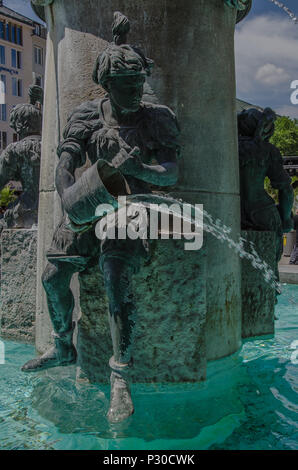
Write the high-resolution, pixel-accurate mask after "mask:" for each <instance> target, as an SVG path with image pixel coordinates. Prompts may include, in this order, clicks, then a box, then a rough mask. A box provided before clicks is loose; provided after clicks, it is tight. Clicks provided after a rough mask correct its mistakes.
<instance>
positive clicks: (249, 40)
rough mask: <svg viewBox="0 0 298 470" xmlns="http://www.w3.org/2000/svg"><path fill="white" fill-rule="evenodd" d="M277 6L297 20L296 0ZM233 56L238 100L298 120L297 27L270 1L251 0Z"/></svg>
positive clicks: (24, 6) (23, 6)
mask: <svg viewBox="0 0 298 470" xmlns="http://www.w3.org/2000/svg"><path fill="white" fill-rule="evenodd" d="M207 1H208V0H207ZM280 2H282V3H284V4H285V5H286V6H287V7H288V8H289V9H290V10H292V11H293V13H295V14H296V15H297V16H298V0H280ZM4 5H6V6H8V7H9V8H12V9H13V10H16V11H18V12H20V13H22V14H24V15H26V16H28V17H30V18H33V19H35V20H38V18H37V17H36V16H35V15H34V13H33V11H32V9H31V6H30V2H29V0H4ZM235 53H236V78H237V96H238V98H240V99H243V100H245V101H248V102H250V103H253V104H257V105H259V106H263V107H265V106H271V107H272V108H274V109H275V110H276V111H277V112H278V113H279V114H285V115H289V116H291V117H296V118H298V105H293V104H291V101H290V96H291V93H292V90H291V88H290V85H291V83H292V81H294V80H298V24H295V23H294V21H292V20H291V19H290V18H289V17H288V16H287V14H286V13H285V12H283V11H282V10H281V9H280V8H278V7H277V6H275V5H274V4H273V3H271V1H269V0H253V8H252V10H251V12H250V14H249V16H248V17H247V18H246V19H245V20H244V21H242V22H241V23H240V24H239V25H238V26H237V28H236V34H235Z"/></svg>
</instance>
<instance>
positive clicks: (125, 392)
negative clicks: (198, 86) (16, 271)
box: [23, 12, 179, 421]
mask: <svg viewBox="0 0 298 470" xmlns="http://www.w3.org/2000/svg"><path fill="white" fill-rule="evenodd" d="M112 31H113V38H114V41H113V42H112V43H111V44H109V45H108V46H107V48H106V49H105V50H104V51H103V53H102V54H100V56H99V57H98V58H97V60H96V63H95V66H94V70H93V80H94V81H95V82H96V83H97V84H100V85H101V86H102V87H103V88H104V89H105V90H106V91H107V96H106V97H104V98H102V99H98V100H95V101H89V102H86V103H83V104H82V105H80V106H78V107H77V108H75V109H74V111H73V112H72V113H71V115H70V116H69V119H68V122H67V125H66V127H65V129H64V132H63V140H62V142H61V143H60V145H59V148H58V156H59V163H58V166H57V170H56V188H57V191H58V193H59V195H60V197H61V200H62V206H63V208H64V216H63V218H62V220H61V221H60V223H59V225H58V227H57V229H56V231H55V233H54V237H53V242H52V246H51V248H50V250H49V252H48V259H49V263H48V265H47V267H46V269H45V272H44V274H43V286H44V288H45V291H46V294H47V300H48V308H49V313H50V317H51V320H52V324H53V327H54V338H55V347H54V348H53V349H51V350H50V351H48V352H46V353H45V354H44V355H43V356H41V357H40V358H38V359H33V360H32V361H29V362H28V363H27V364H25V365H24V366H23V370H25V371H35V370H40V369H45V368H49V367H54V366H59V365H67V364H71V363H73V362H75V361H76V350H75V348H74V346H73V343H72V333H73V325H72V311H73V307H74V298H73V294H72V292H71V290H70V281H71V278H72V275H73V274H74V273H76V272H82V271H84V270H85V269H86V268H87V267H88V266H90V265H94V264H98V263H99V264H100V268H101V270H102V272H103V276H104V284H105V289H106V293H107V296H108V299H109V320H110V327H111V336H112V343H113V353H114V354H113V356H112V358H111V360H110V367H111V369H112V374H111V404H110V410H109V414H108V417H109V419H110V420H111V421H121V420H123V419H125V418H126V417H127V416H129V415H130V414H131V413H132V412H133V404H132V401H131V397H130V392H129V386H128V381H127V373H128V370H129V366H130V365H131V363H132V357H131V346H132V340H133V334H134V327H135V317H136V307H135V304H134V299H133V292H132V288H131V282H132V275H133V274H134V273H136V272H137V271H138V270H139V269H140V267H141V265H142V261H143V260H144V259H145V260H147V259H148V256H149V249H148V244H147V241H146V240H144V241H143V240H140V239H137V240H131V239H126V240H122V239H117V238H116V239H104V240H103V241H102V242H100V241H99V240H98V239H97V238H96V236H95V230H94V225H93V222H94V217H95V211H96V208H97V206H98V205H100V204H102V203H106V202H110V203H111V204H113V205H115V206H117V202H116V197H117V196H118V195H126V194H144V193H145V194H150V193H151V190H152V189H151V186H154V187H160V186H163V187H168V186H172V185H174V184H175V183H176V182H177V178H178V166H177V158H178V157H179V142H178V136H179V126H178V123H177V120H176V117H175V115H174V113H173V112H172V111H171V110H170V109H169V108H167V107H166V106H162V105H158V104H151V103H146V102H144V101H143V100H142V97H143V87H144V82H145V78H146V76H147V75H149V74H150V72H151V69H152V66H153V61H152V60H150V59H148V58H146V57H145V56H144V54H143V53H142V51H141V50H139V49H138V48H137V47H134V46H131V45H129V44H126V36H127V33H128V32H129V22H128V19H127V18H126V17H125V16H124V15H122V14H121V13H119V12H116V13H115V14H114V23H113V26H112ZM87 156H88V159H89V161H90V162H91V166H90V167H89V168H88V169H87V170H86V171H85V172H84V173H83V175H82V176H81V177H80V178H79V179H78V180H77V181H75V170H76V169H77V168H80V167H82V165H84V164H85V162H86V157H87Z"/></svg>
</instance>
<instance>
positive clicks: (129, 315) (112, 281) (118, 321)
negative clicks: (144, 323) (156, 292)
mask: <svg viewBox="0 0 298 470" xmlns="http://www.w3.org/2000/svg"><path fill="white" fill-rule="evenodd" d="M103 274H104V282H105V288H106V292H107V295H108V299H109V322H110V329H111V336H112V343H113V353H114V354H113V356H112V357H111V359H110V367H111V369H112V373H111V397H110V408H109V412H108V419H109V420H110V421H111V422H120V421H123V420H124V419H126V418H128V416H130V415H131V414H132V413H133V412H134V407H133V403H132V399H131V394H130V389H129V384H128V372H129V367H130V366H131V363H132V357H131V348H132V343H133V333H134V326H135V317H136V308H135V305H134V302H133V295H132V290H131V278H132V274H133V268H132V266H130V265H129V264H128V263H127V262H124V261H122V260H119V259H115V258H108V259H106V260H105V262H104V264H103Z"/></svg>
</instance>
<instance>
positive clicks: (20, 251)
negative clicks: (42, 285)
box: [0, 229, 37, 342]
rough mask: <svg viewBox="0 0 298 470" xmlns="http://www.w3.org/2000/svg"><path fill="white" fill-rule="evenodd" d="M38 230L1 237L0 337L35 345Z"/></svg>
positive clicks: (5, 231)
mask: <svg viewBox="0 0 298 470" xmlns="http://www.w3.org/2000/svg"><path fill="white" fill-rule="evenodd" d="M36 250H37V230H34V229H16V230H13V229H11V230H9V229H8V230H3V232H2V234H1V307H0V331H1V336H2V337H3V338H10V339H14V340H19V341H28V342H34V338H35V326H34V323H35V311H36Z"/></svg>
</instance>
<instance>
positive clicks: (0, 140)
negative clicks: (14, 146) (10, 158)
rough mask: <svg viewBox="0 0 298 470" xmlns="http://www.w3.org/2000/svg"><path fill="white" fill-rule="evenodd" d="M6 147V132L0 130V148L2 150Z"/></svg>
mask: <svg viewBox="0 0 298 470" xmlns="http://www.w3.org/2000/svg"><path fill="white" fill-rule="evenodd" d="M6 147H7V133H6V132H4V131H3V132H0V148H2V150H4V149H5V148H6Z"/></svg>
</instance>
